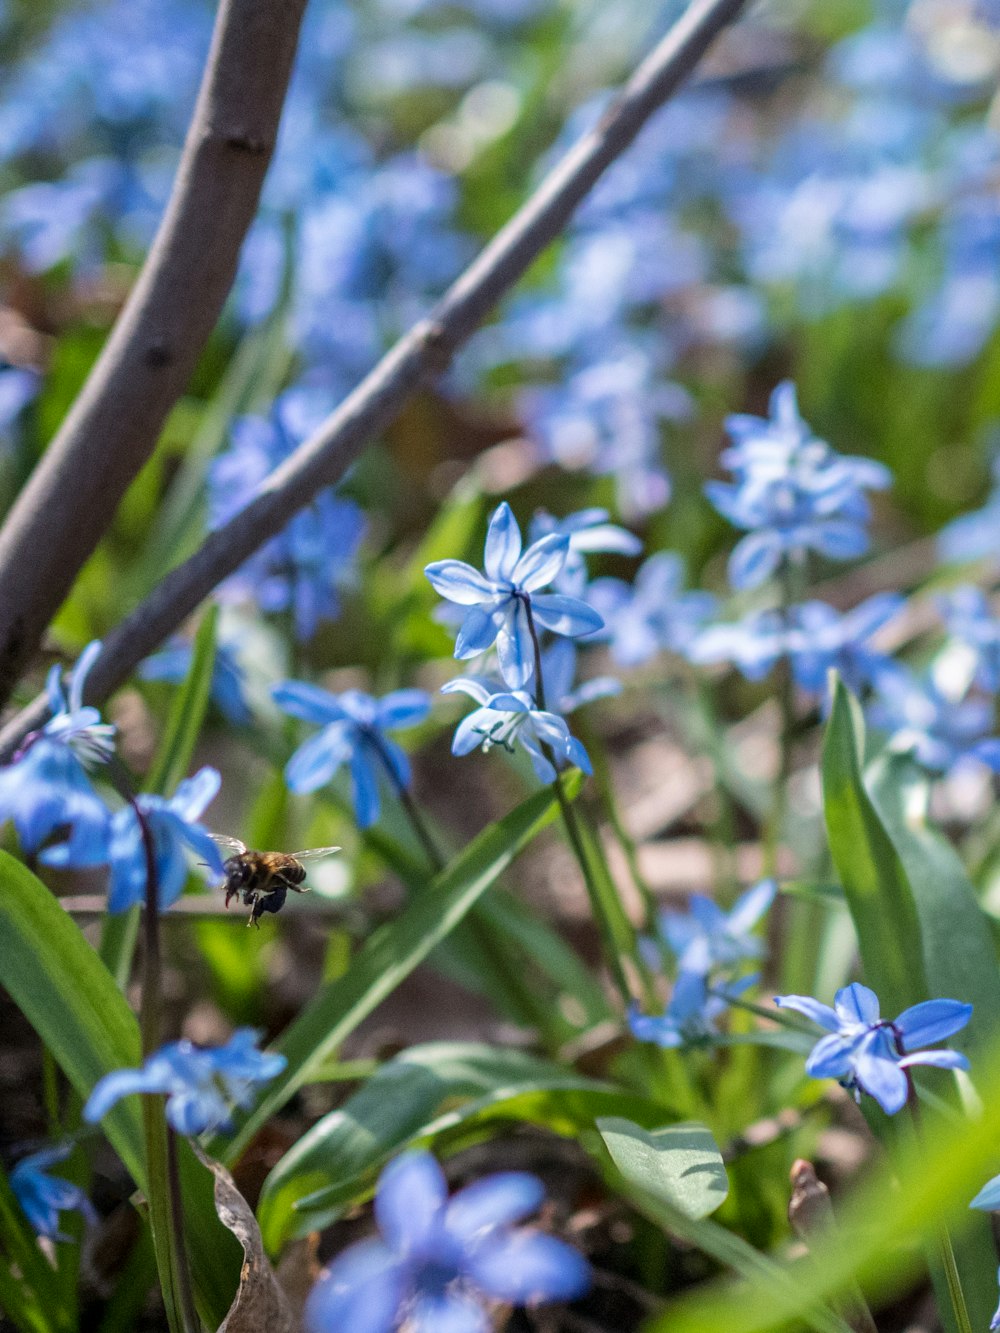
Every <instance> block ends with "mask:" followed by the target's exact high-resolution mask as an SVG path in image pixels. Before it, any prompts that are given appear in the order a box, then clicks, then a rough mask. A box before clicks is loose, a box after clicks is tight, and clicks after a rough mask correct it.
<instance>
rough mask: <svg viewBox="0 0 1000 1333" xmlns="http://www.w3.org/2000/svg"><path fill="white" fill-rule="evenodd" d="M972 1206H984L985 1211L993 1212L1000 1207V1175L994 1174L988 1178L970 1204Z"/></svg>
mask: <svg viewBox="0 0 1000 1333" xmlns="http://www.w3.org/2000/svg"><path fill="white" fill-rule="evenodd" d="M969 1207H970V1208H982V1209H983V1211H984V1212H988V1213H992V1212H995V1211H996V1209H998V1208H1000V1176H994V1177H993V1179H992V1180H988V1181H987V1182H986V1184H985V1185H984V1186H983V1188H982V1189H981V1190H980V1191H979V1193H978V1194H977V1195H976V1197H975V1198H974V1199H973V1200H972V1202H971V1203H970V1204H969Z"/></svg>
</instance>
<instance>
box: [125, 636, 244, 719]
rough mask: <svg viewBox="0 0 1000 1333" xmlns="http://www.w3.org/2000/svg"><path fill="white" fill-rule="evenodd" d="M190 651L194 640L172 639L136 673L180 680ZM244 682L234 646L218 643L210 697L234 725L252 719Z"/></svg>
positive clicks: (192, 652) (188, 666)
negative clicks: (191, 641)
mask: <svg viewBox="0 0 1000 1333" xmlns="http://www.w3.org/2000/svg"><path fill="white" fill-rule="evenodd" d="M193 655H194V645H193V644H191V643H190V642H188V641H187V640H186V639H174V640H172V641H171V642H170V643H169V644H168V645H167V646H166V648H164V649H162V650H161V651H160V652H158V653H154V654H153V656H152V657H147V658H146V660H145V662H143V663H142V665H141V666H140V667H139V675H140V676H141V677H142V679H143V680H167V681H170V682H171V683H173V684H180V682H181V681H182V680H184V679H185V678H186V676H187V673H188V671H189V670H190V667H191V658H192V656H193ZM245 686H246V677H245V675H244V672H243V668H242V667H241V666H240V663H239V660H238V659H237V656H236V651H235V647H234V646H233V645H232V644H229V643H219V644H217V645H216V649H215V663H214V665H213V667H212V683H211V686H210V697H211V699H212V702H213V703H214V704H215V706H216V708H218V710H219V712H220V713H221V714H222V716H223V717H224V718H225V719H226V721H227V722H230V723H232V725H233V726H234V727H245V726H248V725H249V724H250V722H251V721H252V720H253V717H252V714H251V712H250V705H249V704H248V703H247V699H246V694H245V693H244V690H245Z"/></svg>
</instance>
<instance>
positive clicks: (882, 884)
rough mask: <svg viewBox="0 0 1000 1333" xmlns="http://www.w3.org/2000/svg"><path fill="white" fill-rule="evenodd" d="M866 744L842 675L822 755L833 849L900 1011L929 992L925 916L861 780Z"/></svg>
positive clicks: (868, 952)
mask: <svg viewBox="0 0 1000 1333" xmlns="http://www.w3.org/2000/svg"><path fill="white" fill-rule="evenodd" d="M863 747H864V723H863V721H862V719H861V715H860V709H859V708H858V705H857V702H856V700H855V699H854V698H853V697H852V696H851V695H850V694H849V693H848V691H847V690H846V689H845V688H844V686H843V684H842V683H841V682H840V681H839V680H838V681H837V683H836V686H835V690H834V697H833V709H832V711H831V713H830V721H829V723H828V725H827V729H826V739H825V741H824V745H823V762H822V772H823V807H824V811H825V814H826V826H827V831H828V833H829V838H830V853H831V855H832V857H833V862H834V865H835V866H836V868H837V873H838V874H839V876H840V881H841V883H842V884H843V886H844V894H845V896H846V898H847V905H848V907H849V908H850V912H851V916H852V917H853V919H854V926H855V929H856V931H857V933H858V944H859V947H860V949H861V960H862V963H863V964H864V970H865V979H866V981H867V982H868V984H869V985H870V986H871V987H872V988H873V989H874V990H875V991H876V992H877V993H878V996H879V999H880V1000H881V1001H882V1009H883V1012H884V1013H890V1014H898V1013H900V1012H901V1011H902V1010H903V1009H906V1008H907V1007H908V1006H909V1005H911V1004H917V1003H919V1001H921V1000H926V999H927V984H926V980H925V974H924V958H923V946H922V944H921V939H920V922H919V919H918V916H917V908H916V904H915V902H914V900H913V893H912V891H911V888H910V882H909V880H908V878H907V875H906V871H905V870H904V868H903V863H902V861H901V860H900V858H899V855H898V854H897V852H896V849H895V847H894V846H893V844H892V841H891V839H890V837H889V835H888V833H887V832H886V831H885V828H884V827H883V825H882V822H881V820H880V819H879V816H878V812H877V811H876V809H875V806H874V805H873V804H872V801H871V798H870V797H869V795H868V792H867V791H866V789H865V786H864V783H863V781H862V777H861V754H862V751H863ZM821 998H822V997H821Z"/></svg>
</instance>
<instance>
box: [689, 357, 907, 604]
mask: <svg viewBox="0 0 1000 1333" xmlns="http://www.w3.org/2000/svg"><path fill="white" fill-rule="evenodd" d="M726 428H727V430H728V431H729V434H730V437H731V438H732V440H733V444H732V445H731V447H730V448H728V449H726V450H724V452H723V453H722V456H721V462H722V464H723V466H725V467H727V468H729V470H730V471H731V472H732V474H733V481H732V482H718V481H713V482H709V483H708V484H707V485H706V487H705V492H706V494H707V495H708V497H709V499H710V500H711V501H712V503H713V504H714V505H715V507H716V509H718V510H719V512H720V513H721V514H722V515H723V516H724V517H725V518H727V519H728V520H729V521H730V522H731V523H732V524H733V525H734V526H735V527H737V528H743V529H744V530H745V531H746V532H747V534H748V535H747V536H746V537H744V538H743V539H742V541H740V542H739V543H737V545H736V547H735V549H734V550H733V553H732V555H731V557H730V560H729V578H730V581H731V582H732V584H733V587H734V588H755V587H757V586H758V585H759V584H761V583H763V582H764V580H765V579H767V578H769V577H770V576H771V575H772V574H774V573H775V571H776V570H777V569H778V568H779V566H780V565H781V563H782V561H784V560H787V559H791V560H801V559H802V558H803V557H804V556H805V555H806V553H807V552H809V551H815V552H817V553H818V554H820V555H824V556H826V557H827V558H829V559H832V560H851V559H853V558H854V557H856V556H859V555H862V554H863V553H864V552H865V551H866V550H867V549H868V535H867V532H866V531H865V525H866V523H867V521H868V518H869V507H868V500H867V497H866V495H865V492H866V490H882V489H884V488H885V487H886V486H888V485H889V484H890V481H891V475H890V473H889V471H888V469H887V468H885V467H884V466H883V465H882V464H881V463H876V462H874V461H872V460H871V459H868V458H850V457H846V456H844V455H843V454H838V453H837V452H836V451H835V450H833V449H831V447H830V446H829V445H828V444H827V443H826V442H825V441H824V440H820V439H818V438H817V437H816V436H815V435H813V433H812V431H811V429H810V428H809V427H808V426H807V425H806V423H805V422H804V421H803V420H802V418H801V416H800V415H799V409H798V403H797V401H796V395H795V386H794V384H792V383H791V382H790V381H785V382H784V383H782V384H779V385H778V387H777V388H776V389H775V391H774V393H773V394H772V396H771V415H770V417H768V418H761V417H753V416H746V415H737V416H732V417H730V418H729V419H728V421H727V423H726Z"/></svg>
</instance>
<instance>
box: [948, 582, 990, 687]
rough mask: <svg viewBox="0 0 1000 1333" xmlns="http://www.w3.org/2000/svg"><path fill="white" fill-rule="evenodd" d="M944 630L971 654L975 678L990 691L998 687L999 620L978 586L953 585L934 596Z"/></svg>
mask: <svg viewBox="0 0 1000 1333" xmlns="http://www.w3.org/2000/svg"><path fill="white" fill-rule="evenodd" d="M938 605H939V607H940V608H941V613H942V615H943V617H944V623H945V625H946V626H947V629H948V633H949V634H950V635H951V637H952V638H953V639H955V640H957V641H958V642H959V643H962V644H964V645H965V646H966V647H967V648H968V649H970V651H971V652H972V653H973V654H974V657H975V680H976V683H977V684H978V685H981V686H982V688H983V689H984V690H989V691H990V692H991V693H992V692H995V691H996V690H997V689H1000V619H997V617H996V616H995V615H994V614H993V612H992V611H991V609H990V604H989V602H988V601H987V599H986V594H985V593H984V592H982V591H981V589H979V588H972V587H964V588H956V589H955V590H954V591H953V592H950V593H949V594H948V595H947V596H945V597H940V598H939V599H938Z"/></svg>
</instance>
